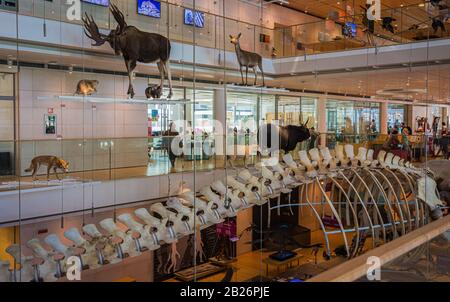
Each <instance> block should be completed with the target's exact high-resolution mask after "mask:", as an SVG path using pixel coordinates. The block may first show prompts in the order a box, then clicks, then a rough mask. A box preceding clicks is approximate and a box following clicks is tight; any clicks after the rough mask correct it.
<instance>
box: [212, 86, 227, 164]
mask: <svg viewBox="0 0 450 302" xmlns="http://www.w3.org/2000/svg"><path fill="white" fill-rule="evenodd" d="M226 99H227V93H226V87H224V88H223V89H214V100H213V110H214V125H213V128H214V129H213V132H214V136H215V150H216V158H217V159H220V158H222V159H224V158H225V157H224V155H225V151H226V149H225V147H226V144H225V143H226V133H227V103H226Z"/></svg>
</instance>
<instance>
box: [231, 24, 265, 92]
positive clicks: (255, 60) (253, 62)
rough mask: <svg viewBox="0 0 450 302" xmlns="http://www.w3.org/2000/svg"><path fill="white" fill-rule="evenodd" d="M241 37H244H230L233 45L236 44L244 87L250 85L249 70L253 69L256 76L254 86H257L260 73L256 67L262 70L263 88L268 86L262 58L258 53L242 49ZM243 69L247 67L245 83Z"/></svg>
mask: <svg viewBox="0 0 450 302" xmlns="http://www.w3.org/2000/svg"><path fill="white" fill-rule="evenodd" d="M241 36H242V34H241V33H240V34H239V35H237V36H236V37H234V36H232V35H230V42H231V44H234V47H235V50H236V56H237V59H238V62H239V70H240V71H241V78H242V85H248V69H249V68H252V69H253V72H254V74H255V82H254V84H253V85H254V86H256V82H257V79H258V72H257V71H256V67H259V70H261V74H262V79H263V86H266V82H265V80H264V70H263V66H262V57H261V56H260V55H259V54H257V53H253V52H249V51H245V50H243V49H241V43H240V41H239V39H240V38H241ZM242 67H245V82H244V74H243V72H242Z"/></svg>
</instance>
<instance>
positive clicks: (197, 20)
mask: <svg viewBox="0 0 450 302" xmlns="http://www.w3.org/2000/svg"><path fill="white" fill-rule="evenodd" d="M184 24H186V25H194V24H195V27H199V28H203V27H205V13H202V12H197V11H196V12H194V11H193V10H191V9H187V8H185V9H184Z"/></svg>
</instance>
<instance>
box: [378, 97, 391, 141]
mask: <svg viewBox="0 0 450 302" xmlns="http://www.w3.org/2000/svg"><path fill="white" fill-rule="evenodd" d="M388 105H389V104H388V103H387V102H383V103H381V106H380V133H381V134H387V133H388V126H387V122H388Z"/></svg>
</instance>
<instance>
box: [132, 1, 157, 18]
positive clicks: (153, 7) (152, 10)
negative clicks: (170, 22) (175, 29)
mask: <svg viewBox="0 0 450 302" xmlns="http://www.w3.org/2000/svg"><path fill="white" fill-rule="evenodd" d="M137 12H138V14H139V15H144V16H148V17H153V18H161V2H159V1H155V0H138V1H137Z"/></svg>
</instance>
